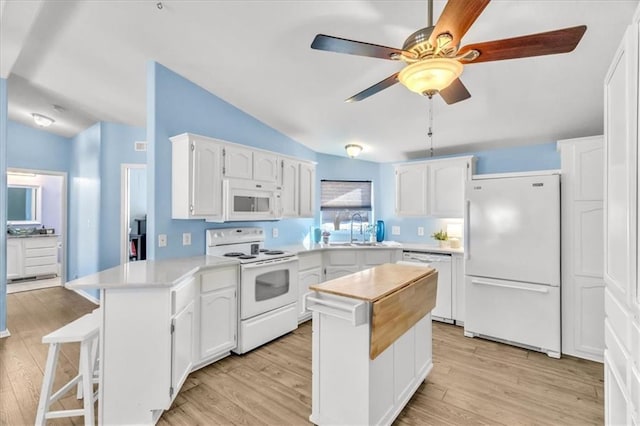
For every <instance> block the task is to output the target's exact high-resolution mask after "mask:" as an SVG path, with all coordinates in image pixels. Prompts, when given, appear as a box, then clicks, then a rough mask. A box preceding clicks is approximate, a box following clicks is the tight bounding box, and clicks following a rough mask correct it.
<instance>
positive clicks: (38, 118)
mask: <svg viewBox="0 0 640 426" xmlns="http://www.w3.org/2000/svg"><path fill="white" fill-rule="evenodd" d="M31 116H32V117H33V121H35V123H36V124H37V125H38V126H40V127H49V126H51V125H52V124H53V123H55V122H56V120H54V119H53V118H49V117H47V116H46V115H42V114H37V113H35V112H34V113H32V114H31Z"/></svg>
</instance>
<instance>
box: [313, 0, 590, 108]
mask: <svg viewBox="0 0 640 426" xmlns="http://www.w3.org/2000/svg"><path fill="white" fill-rule="evenodd" d="M489 1H490V0H449V1H448V3H447V4H446V6H445V7H444V10H443V11H442V14H441V15H440V19H438V22H437V23H436V25H435V26H434V25H433V0H428V22H427V24H428V26H427V27H426V28H422V29H419V30H418V31H416V32H414V33H413V34H411V35H410V36H409V37H407V39H406V40H405V42H404V45H403V46H402V49H396V48H393V47H386V46H380V45H377V44H371V43H365V42H361V41H355V40H348V39H344V38H340V37H333V36H329V35H325V34H318V35H316V37H315V39H314V40H313V43H311V48H312V49H318V50H327V51H331V52H338V53H348V54H351V55H360V56H369V57H373V58H380V59H390V60H396V61H397V60H400V61H403V62H405V63H406V64H407V65H406V66H405V67H404V68H403V69H402V70H400V71H399V72H397V73H395V74H393V75H391V76H389V77H387V78H385V79H384V80H382V81H380V82H379V83H376V84H374V85H373V86H371V87H369V88H367V89H365V90H363V91H362V92H360V93H357V94H355V95H353V96H352V97H350V98H348V99H347V100H346V102H357V101H361V100H363V99H366V98H368V97H369V96H371V95H374V94H376V93H378V92H380V91H381V90H384V89H386V88H388V87H390V86H393V85H394V84H396V83H397V82H398V81H399V82H400V83H402V84H403V85H404V86H406V87H407V88H408V89H409V90H411V91H413V92H416V93H420V94H422V95H425V96H428V97H429V98H431V97H432V96H433V95H434V94H436V93H439V94H440V96H441V97H442V99H444V101H445V102H446V103H448V104H454V103H456V102H460V101H462V100H465V99H468V98H470V97H471V94H470V93H469V91H468V90H467V88H466V87H465V86H464V84H462V82H461V81H460V79H459V78H458V77H459V76H460V74H461V73H462V70H463V68H464V65H467V64H474V63H479V62H489V61H499V60H503V59H515V58H526V57H531V56H541V55H552V54H555V53H567V52H571V51H572V50H573V49H575V48H576V46H577V45H578V43H579V42H580V39H581V38H582V36H583V34H584V32H585V31H586V30H587V27H586V25H580V26H577V27H571V28H564V29H561V30H555V31H549V32H544V33H538V34H531V35H526V36H520V37H514V38H508V39H502V40H494V41H487V42H483V43H475V44H469V45H466V46H463V47H459V46H460V40H461V39H462V37H463V36H464V35H465V33H466V32H467V31H468V30H469V28H470V27H471V25H472V24H473V23H474V22H475V20H476V19H477V18H478V16H480V14H481V13H482V11H483V10H484V8H485V7H487V5H488V4H489Z"/></svg>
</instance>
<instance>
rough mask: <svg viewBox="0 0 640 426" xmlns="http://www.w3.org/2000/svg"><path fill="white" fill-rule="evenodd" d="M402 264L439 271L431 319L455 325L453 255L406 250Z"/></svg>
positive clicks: (403, 253)
mask: <svg viewBox="0 0 640 426" xmlns="http://www.w3.org/2000/svg"><path fill="white" fill-rule="evenodd" d="M402 263H407V264H411V263H415V264H420V265H422V266H429V267H431V268H433V269H435V270H436V271H438V292H437V296H436V307H435V308H433V311H431V317H432V318H433V319H435V320H437V321H443V322H448V323H450V324H453V322H454V321H453V309H452V302H453V288H452V285H451V255H450V254H446V253H430V252H422V251H410V250H405V251H403V252H402Z"/></svg>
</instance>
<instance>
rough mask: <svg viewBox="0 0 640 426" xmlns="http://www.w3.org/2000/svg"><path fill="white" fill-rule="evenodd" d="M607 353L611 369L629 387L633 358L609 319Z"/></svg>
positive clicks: (606, 333) (605, 328)
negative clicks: (628, 376) (628, 380)
mask: <svg viewBox="0 0 640 426" xmlns="http://www.w3.org/2000/svg"><path fill="white" fill-rule="evenodd" d="M604 343H605V347H606V349H605V353H606V354H607V358H608V359H609V360H610V364H611V369H612V370H613V371H614V372H615V373H616V375H617V376H618V377H620V380H621V381H622V384H623V385H625V386H626V385H627V383H626V380H627V369H628V368H629V367H630V366H631V358H630V356H629V353H628V352H627V351H626V350H625V348H624V346H623V345H622V342H621V341H620V338H619V335H618V334H617V333H616V332H614V330H613V328H612V326H611V321H610V319H609V318H605V320H604Z"/></svg>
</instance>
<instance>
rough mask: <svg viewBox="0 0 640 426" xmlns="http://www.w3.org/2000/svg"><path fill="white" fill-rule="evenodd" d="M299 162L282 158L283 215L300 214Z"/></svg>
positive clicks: (293, 215)
mask: <svg viewBox="0 0 640 426" xmlns="http://www.w3.org/2000/svg"><path fill="white" fill-rule="evenodd" d="M299 164H300V163H299V162H298V161H295V160H290V159H288V158H284V159H282V160H281V162H280V165H281V172H280V175H281V180H282V181H281V184H282V216H283V217H297V216H298V166H299Z"/></svg>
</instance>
